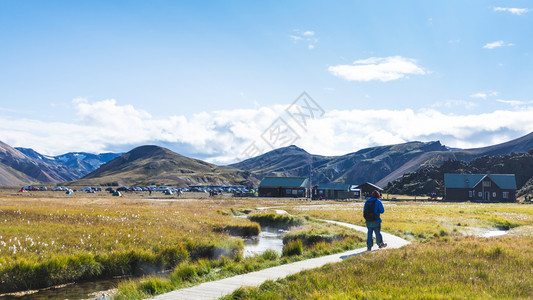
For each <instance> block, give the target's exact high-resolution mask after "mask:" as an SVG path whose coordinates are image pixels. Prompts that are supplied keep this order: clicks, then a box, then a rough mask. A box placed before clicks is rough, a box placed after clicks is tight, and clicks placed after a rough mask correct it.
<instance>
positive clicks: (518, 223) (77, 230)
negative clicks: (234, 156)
mask: <svg viewBox="0 0 533 300" xmlns="http://www.w3.org/2000/svg"><path fill="white" fill-rule="evenodd" d="M186 196H187V197H184V198H177V197H176V196H164V195H162V194H159V193H153V195H152V196H149V195H148V194H147V193H126V194H125V196H124V197H111V196H110V195H108V194H106V193H99V194H85V193H83V194H81V193H79V194H75V195H74V196H69V195H64V194H63V193H54V192H32V193H28V194H18V193H15V192H13V191H0V282H1V284H0V287H1V288H0V289H1V292H10V291H20V290H29V289H35V288H40V287H45V286H52V285H57V284H63V283H67V282H73V281H78V280H95V279H99V278H108V277H111V276H115V275H124V274H146V273H150V272H153V271H158V270H171V272H170V276H169V278H168V279H159V278H155V277H149V278H146V279H144V280H141V281H137V280H134V281H128V282H126V283H124V284H122V285H121V287H120V289H119V292H118V293H117V295H116V298H119V299H133V298H137V299H139V298H144V297H149V296H150V295H154V294H158V293H163V292H166V291H170V290H172V289H176V288H180V287H185V286H190V285H194V284H198V283H200V282H204V281H208V280H215V279H219V278H223V277H227V276H231V275H234V274H243V273H246V272H251V271H255V270H259V269H263V268H266V267H270V266H275V265H279V264H283V263H287V262H291V261H296V260H301V259H305V258H308V257H314V256H318V255H324V254H330V253H334V252H338V251H343V250H346V249H349V248H354V247H363V244H364V237H363V235H361V234H357V233H354V232H350V231H348V230H346V229H340V228H338V227H336V226H330V225H326V224H323V223H321V222H320V221H317V220H319V219H330V220H338V221H343V222H348V223H353V224H359V225H364V221H363V217H362V204H363V203H362V202H342V203H338V202H324V201H313V202H309V201H305V200H295V199H288V200H283V199H264V198H260V199H247V198H232V197H220V198H214V199H210V198H206V196H205V195H203V194H198V195H193V194H186ZM384 206H385V210H386V211H385V214H383V216H382V217H383V220H384V223H383V230H384V231H387V232H390V233H393V234H397V235H400V236H402V237H404V238H406V239H408V240H411V241H413V242H414V243H413V244H411V245H409V246H407V247H405V248H403V249H401V250H392V251H388V250H387V251H379V252H378V253H371V254H368V255H367V254H365V255H363V256H358V257H355V258H352V259H350V260H347V261H345V262H343V263H342V264H338V265H334V266H328V267H326V268H324V269H321V270H317V271H312V272H305V273H303V274H301V275H295V276H292V277H290V278H288V279H285V280H281V281H279V282H275V283H273V282H269V283H267V284H265V285H263V286H262V287H261V288H259V289H245V290H239V291H238V292H236V293H235V294H234V295H233V296H232V297H234V298H263V299H270V298H276V297H275V296H276V295H278V294H279V295H283V296H284V297H285V298H333V299H334V298H338V299H341V298H345V297H350V298H357V297H359V298H369V299H373V298H439V297H441V298H448V297H457V298H483V297H481V296H480V295H484V294H481V292H482V291H484V292H485V293H487V295H491V296H493V297H498V296H499V295H500V294H499V293H500V292H501V293H505V294H501V295H510V296H509V297H507V296H503V298H529V297H533V293H532V292H531V290H530V289H529V288H528V287H529V286H532V285H531V281H530V279H529V278H531V272H532V271H531V270H533V258H532V253H531V251H530V249H531V246H532V243H533V242H532V239H533V205H520V204H474V203H430V202H408V201H400V202H396V201H394V202H392V201H391V202H387V201H385V202H384ZM261 207H271V208H272V209H266V210H265V209H261V210H258V208H261ZM274 208H276V209H283V210H286V211H287V212H289V214H290V215H292V216H293V217H289V216H287V215H276V214H273V213H272V212H274V211H275V209H274ZM235 215H241V216H244V215H255V216H254V217H252V218H250V219H252V220H254V222H252V221H250V220H249V219H247V218H235V217H234V216H235ZM256 222H257V223H263V224H269V223H271V222H274V223H280V222H281V223H283V222H285V223H286V224H288V226H292V228H293V230H292V232H291V234H289V235H287V237H286V239H285V240H286V241H285V242H286V247H285V249H284V251H283V253H284V254H283V255H282V256H281V257H280V256H279V255H278V254H277V253H275V252H273V251H268V252H266V253H265V254H264V255H260V256H256V257H251V258H243V257H242V249H243V243H242V241H241V240H240V239H239V238H235V237H232V236H230V235H229V234H228V233H231V232H233V233H235V232H241V233H249V234H255V233H257V231H258V227H257V223H256ZM493 229H505V230H507V229H510V230H509V234H508V235H507V236H505V237H499V238H490V239H486V238H480V237H475V235H479V234H482V233H484V232H486V231H489V230H493ZM472 236H474V237H472ZM444 258H445V259H444ZM392 266H393V267H392ZM507 269H509V270H510V271H509V272H507V273H506V270H507ZM511 269H512V270H511ZM527 272H529V276H528V273H527ZM441 273H444V275H440V274H441ZM369 274H372V275H369ZM402 274H403V275H402ZM466 276H468V280H466V279H465V278H466ZM452 277H453V278H452ZM328 278H334V279H335V280H326V279H328ZM454 278H455V279H454ZM496 278H501V281H497V280H496ZM371 279H373V280H375V282H376V283H375V284H372V283H371V281H372V280H371ZM515 279H516V283H511V281H513V280H515ZM465 280H466V281H465ZM327 282H331V283H327ZM347 286H350V287H347ZM367 286H368V287H369V288H368V289H365V287H367ZM424 286H427V287H426V288H423V287H424ZM508 286H510V287H514V288H515V289H516V290H515V291H511V290H510V288H508ZM382 287H383V288H382ZM280 290H283V291H284V292H283V293H282V292H280ZM328 291H330V292H328ZM402 291H403V292H407V291H409V294H402ZM269 295H270V296H269ZM406 295H407V296H406ZM478 296H479V297H478ZM500 298H502V296H500Z"/></svg>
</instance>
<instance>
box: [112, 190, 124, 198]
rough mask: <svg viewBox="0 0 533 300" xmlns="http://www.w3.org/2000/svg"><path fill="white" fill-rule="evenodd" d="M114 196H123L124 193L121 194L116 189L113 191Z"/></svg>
mask: <svg viewBox="0 0 533 300" xmlns="http://www.w3.org/2000/svg"><path fill="white" fill-rule="evenodd" d="M113 196H117V197H121V196H122V194H121V193H120V192H119V191H115V192H114V193H113Z"/></svg>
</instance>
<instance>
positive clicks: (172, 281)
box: [115, 216, 364, 299]
mask: <svg viewBox="0 0 533 300" xmlns="http://www.w3.org/2000/svg"><path fill="white" fill-rule="evenodd" d="M268 218H269V219H272V218H273V217H272V216H269V217H268ZM274 219H275V218H274ZM282 220H287V218H283V219H282ZM298 220H299V219H298ZM302 220H303V219H302ZM308 223H309V224H308V225H303V226H302V227H298V228H297V230H296V232H297V234H296V236H300V237H302V239H304V240H305V239H306V237H313V236H315V235H314V234H313V232H320V233H321V234H323V235H326V236H338V238H335V239H321V240H320V241H316V242H311V241H313V239H307V240H305V241H306V242H302V240H300V239H296V240H289V241H287V244H286V245H285V246H284V247H283V254H282V256H281V257H280V256H279V255H278V254H277V253H276V252H275V251H273V250H270V251H266V252H265V253H263V254H262V255H258V256H253V257H248V258H240V259H239V258H236V259H229V258H227V257H222V258H220V259H218V260H198V261H188V262H183V263H181V264H180V265H178V266H177V267H176V268H175V269H174V271H173V272H172V274H171V276H170V278H169V279H167V280H165V281H164V282H163V286H165V287H167V286H171V288H172V289H179V288H183V287H187V286H191V285H195V284H199V283H201V282H205V281H211V280H216V279H221V278H225V277H229V276H233V275H239V274H244V273H249V272H253V271H258V270H261V269H265V268H269V267H273V266H278V265H281V264H286V263H290V262H294V261H299V260H303V259H307V258H311V257H316V256H321V255H326V254H332V253H338V252H342V251H346V250H348V249H354V248H358V247H362V246H363V241H364V235H363V234H361V233H357V232H355V231H349V232H348V233H347V234H344V235H339V233H341V232H344V229H343V228H340V227H339V226H336V225H331V224H326V223H322V222H316V221H308ZM269 224H271V225H272V223H269ZM298 224H300V223H298ZM274 225H275V224H274ZM308 231H309V232H308ZM150 280H151V279H150ZM145 281H146V280H141V281H140V282H139V283H137V285H136V284H135V283H134V282H127V283H125V284H122V285H120V286H119V292H118V293H117V294H116V296H115V299H142V298H145V297H150V296H153V295H156V294H157V293H155V292H154V294H147V292H146V289H145V286H146V285H149V283H146V282H145ZM136 286H137V287H136ZM136 289H138V290H137V291H135V290H136Z"/></svg>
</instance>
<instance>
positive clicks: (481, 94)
mask: <svg viewBox="0 0 533 300" xmlns="http://www.w3.org/2000/svg"><path fill="white" fill-rule="evenodd" d="M470 98H481V99H487V94H485V93H475V94H472V95H470Z"/></svg>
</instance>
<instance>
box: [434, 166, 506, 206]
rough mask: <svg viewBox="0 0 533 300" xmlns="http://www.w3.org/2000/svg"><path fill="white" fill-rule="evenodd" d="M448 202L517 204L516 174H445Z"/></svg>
mask: <svg viewBox="0 0 533 300" xmlns="http://www.w3.org/2000/svg"><path fill="white" fill-rule="evenodd" d="M444 197H445V199H446V200H448V201H476V202H516V179H515V175H514V174H449V173H447V174H444Z"/></svg>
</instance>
